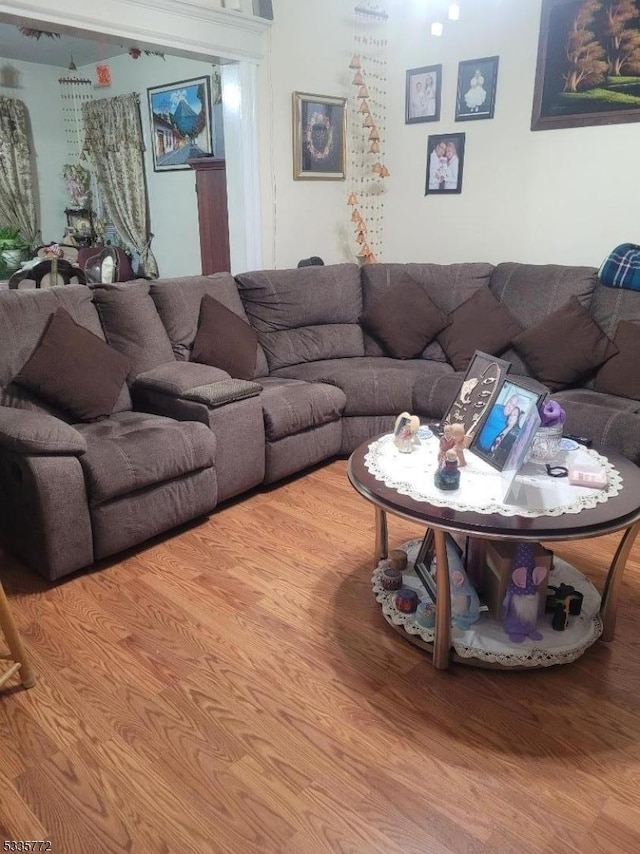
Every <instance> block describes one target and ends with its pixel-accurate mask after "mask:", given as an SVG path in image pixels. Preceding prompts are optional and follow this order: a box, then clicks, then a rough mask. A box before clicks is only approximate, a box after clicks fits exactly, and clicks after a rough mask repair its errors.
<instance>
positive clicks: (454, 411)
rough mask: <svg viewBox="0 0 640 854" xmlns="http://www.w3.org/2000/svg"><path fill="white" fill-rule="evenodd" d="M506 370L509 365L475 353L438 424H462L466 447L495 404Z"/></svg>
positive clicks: (494, 357) (484, 354) (487, 354)
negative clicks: (453, 397) (456, 391)
mask: <svg viewBox="0 0 640 854" xmlns="http://www.w3.org/2000/svg"><path fill="white" fill-rule="evenodd" d="M510 368H511V363H510V362H507V361H505V360H504V359H498V358H497V357H496V356H491V355H490V354H489V353H483V352H482V350H476V351H475V353H474V354H473V357H472V359H471V361H470V362H469V367H468V368H467V372H466V374H465V375H464V379H463V380H462V385H461V386H460V391H459V392H458V394H457V395H456V397H455V399H454V400H453V402H452V404H451V406H450V407H449V409H448V410H447V412H446V414H445V416H444V418H443V420H442V423H443V424H463V425H464V432H465V436H466V437H467V443H469V444H470V443H471V442H472V441H473V438H474V436H475V435H476V433H477V431H478V430H479V429H480V428H481V427H482V425H483V423H484V419H485V418H486V416H487V415H488V413H489V411H490V409H491V407H492V406H493V404H494V402H495V401H496V400H497V398H498V395H499V393H500V389H501V388H502V384H503V382H504V380H505V377H506V376H507V374H508V372H509V369H510Z"/></svg>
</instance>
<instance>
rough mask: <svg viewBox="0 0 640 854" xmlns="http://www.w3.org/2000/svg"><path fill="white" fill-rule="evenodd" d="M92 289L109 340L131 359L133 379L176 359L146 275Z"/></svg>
mask: <svg viewBox="0 0 640 854" xmlns="http://www.w3.org/2000/svg"><path fill="white" fill-rule="evenodd" d="M92 291H93V302H94V305H95V306H96V308H97V309H98V314H99V315H100V320H101V321H102V328H103V330H104V334H105V337H106V339H107V343H108V344H110V345H111V346H112V347H113V348H114V349H116V350H118V351H119V352H120V353H122V354H123V355H125V356H126V357H127V358H128V359H129V361H130V363H131V370H130V373H129V376H128V377H127V379H128V380H129V381H131V380H134V379H135V378H136V377H137V376H138V374H141V373H144V372H145V371H150V370H151V369H152V368H155V367H157V366H158V365H162V364H163V363H164V362H173V361H174V360H175V356H174V355H173V350H172V348H171V341H169V336H168V335H167V331H166V329H165V328H164V326H163V325H162V321H161V320H160V315H159V314H158V312H157V310H156V307H155V304H154V302H153V300H152V299H151V296H150V294H149V282H148V281H147V280H146V279H138V280H136V281H134V282H122V283H118V284H113V285H94V286H93V287H92Z"/></svg>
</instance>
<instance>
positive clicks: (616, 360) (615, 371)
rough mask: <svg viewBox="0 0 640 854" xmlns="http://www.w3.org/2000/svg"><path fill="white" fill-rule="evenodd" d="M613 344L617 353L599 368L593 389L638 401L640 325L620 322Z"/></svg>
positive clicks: (639, 386) (639, 390)
mask: <svg viewBox="0 0 640 854" xmlns="http://www.w3.org/2000/svg"><path fill="white" fill-rule="evenodd" d="M613 343H614V346H615V347H617V348H618V352H617V353H616V354H615V355H614V356H612V357H611V358H610V359H607V361H606V362H605V363H604V365H603V366H602V367H601V368H600V370H599V371H598V373H597V374H596V379H595V382H594V384H593V387H594V389H595V390H596V391H601V392H604V393H605V394H618V395H620V397H629V398H631V399H632V400H640V373H638V365H639V364H640V324H638V323H632V322H631V321H630V320H621V321H620V323H619V324H618V328H617V329H616V334H615V338H614V339H613Z"/></svg>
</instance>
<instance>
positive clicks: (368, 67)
mask: <svg viewBox="0 0 640 854" xmlns="http://www.w3.org/2000/svg"><path fill="white" fill-rule="evenodd" d="M388 18H389V16H388V14H387V11H386V9H385V7H384V4H382V3H365V4H361V5H358V6H356V7H355V9H354V34H353V39H354V53H353V56H352V58H351V61H350V63H349V69H350V74H351V75H352V76H351V89H352V91H351V97H350V99H349V106H350V109H351V121H350V130H349V167H350V168H349V173H350V176H351V177H350V192H349V197H348V199H347V204H348V205H349V209H350V211H351V214H350V223H351V225H352V228H353V241H354V244H355V252H356V255H357V257H358V259H359V260H361V261H362V263H365V264H375V263H376V261H377V260H378V258H379V257H380V256H381V254H382V247H383V238H384V194H385V186H384V184H385V179H386V178H388V177H389V174H390V173H389V170H388V168H387V166H386V165H385V162H384V147H385V139H386V130H387V22H388Z"/></svg>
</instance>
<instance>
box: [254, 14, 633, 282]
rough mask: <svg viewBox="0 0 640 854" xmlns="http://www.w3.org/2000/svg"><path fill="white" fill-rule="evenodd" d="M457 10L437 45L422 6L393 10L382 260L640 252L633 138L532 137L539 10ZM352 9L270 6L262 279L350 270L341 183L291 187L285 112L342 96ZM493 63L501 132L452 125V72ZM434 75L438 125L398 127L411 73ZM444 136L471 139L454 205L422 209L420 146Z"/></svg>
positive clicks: (580, 258) (438, 199)
mask: <svg viewBox="0 0 640 854" xmlns="http://www.w3.org/2000/svg"><path fill="white" fill-rule="evenodd" d="M460 4H461V8H462V17H461V20H460V21H459V22H458V23H457V24H453V23H449V24H446V26H445V33H444V36H443V37H442V38H441V39H436V38H433V37H431V36H430V35H429V32H428V26H427V23H426V22H425V21H424V18H423V17H422V15H423V13H422V12H421V11H420V10H421V9H422V10H423V9H424V8H425V2H424V0H389V3H388V8H389V12H390V20H389V25H388V34H389V47H388V60H389V65H388V72H389V74H388V77H389V82H388V91H389V98H388V119H387V146H386V158H385V162H386V165H387V167H388V168H389V170H390V172H391V177H390V178H389V179H388V181H387V183H386V189H387V192H386V196H385V230H384V251H383V252H382V253H380V254H379V256H378V257H379V259H380V260H387V261H395V260H414V261H437V262H445V263H447V262H454V261H470V260H476V261H480V260H486V261H491V262H494V263H495V262H498V261H504V260H516V261H528V262H535V263H551V262H554V263H570V264H588V265H595V266H597V265H599V264H600V262H601V261H602V259H603V257H604V256H605V255H606V254H607V252H609V251H610V250H611V249H612V248H613V247H614V246H615V245H616V244H618V243H621V242H623V241H633V242H640V213H639V205H638V199H639V198H640V168H638V163H639V162H640V160H639V158H638V151H639V150H640V147H639V143H640V125H638V124H635V123H630V124H621V125H607V126H604V127H587V128H574V129H567V130H547V131H536V132H532V131H531V130H530V123H531V107H532V99H533V84H534V78H535V66H536V55H537V42H538V30H539V22H540V7H541V0H460ZM353 5H355V4H352V3H349V4H347V3H345V2H344V0H324V2H323V3H322V4H319V3H318V4H316V3H313V4H312V3H308V2H305V3H301V2H300V0H275V2H274V18H275V20H274V26H273V29H272V32H271V37H270V50H269V51H268V61H267V62H266V63H265V64H264V65H263V67H262V68H261V72H260V75H261V76H260V85H261V102H260V106H261V122H262V127H261V139H263V140H264V147H263V149H262V159H261V169H262V180H263V199H264V247H265V264H266V266H269V265H270V264H275V265H276V266H279V267H285V266H293V265H295V263H297V261H298V260H299V259H300V258H303V257H305V256H308V255H311V254H318V255H320V256H322V257H323V258H324V259H325V261H330V262H333V261H339V260H346V259H350V258H351V257H352V253H351V250H350V249H349V250H347V249H346V248H345V246H344V242H343V234H344V232H345V229H348V228H349V223H348V215H349V211H348V209H347V207H346V205H345V198H346V197H345V184H344V182H326V183H324V182H318V183H315V182H294V181H293V178H292V172H291V169H292V167H291V157H292V143H291V104H290V99H291V93H292V92H293V91H294V90H300V91H307V92H316V93H322V94H328V95H338V96H343V97H344V96H347V95H349V94H350V88H351V87H350V84H349V80H350V76H349V74H350V73H349V72H347V65H348V62H349V57H350V55H351V54H352V53H353V52H354V42H353V32H354V30H353V25H352V23H351V18H350V12H351V11H352V9H353ZM493 55H499V57H500V68H499V75H498V89H497V99H496V111H495V118H494V119H493V120H486V121H475V122H471V121H468V122H455V121H454V120H453V118H454V107H455V93H456V82H457V68H458V62H459V61H460V60H465V59H473V58H475V57H484V56H493ZM440 62H441V63H442V64H443V91H442V112H441V116H442V118H441V121H440V122H433V123H428V124H417V125H405V124H404V92H405V71H406V69H407V68H414V67H418V66H423V65H432V64H436V63H440ZM351 74H352V72H351ZM270 116H271V121H270ZM350 118H351V117H350ZM450 132H465V133H466V156H465V164H464V181H463V189H462V193H461V195H459V196H455V195H453V196H434V195H430V196H427V197H425V196H424V183H425V166H426V144H427V136H428V135H429V134H432V133H450ZM274 189H275V192H274ZM347 189H348V182H347ZM274 214H275V231H274V228H273V223H274ZM274 234H275V236H274Z"/></svg>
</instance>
